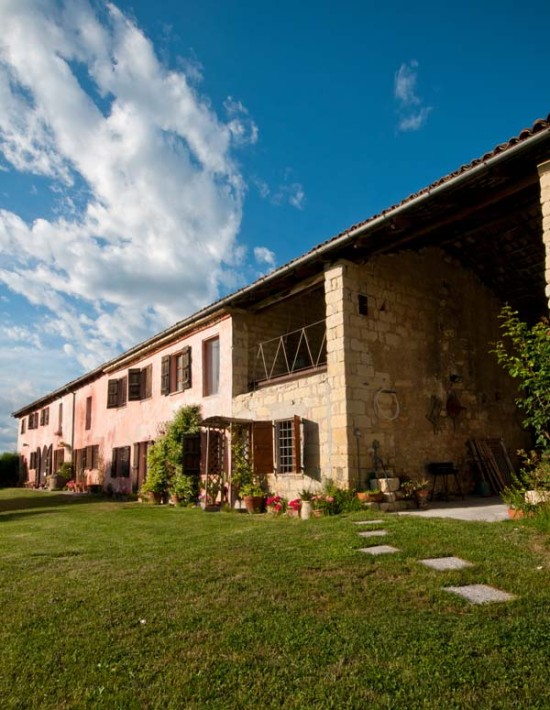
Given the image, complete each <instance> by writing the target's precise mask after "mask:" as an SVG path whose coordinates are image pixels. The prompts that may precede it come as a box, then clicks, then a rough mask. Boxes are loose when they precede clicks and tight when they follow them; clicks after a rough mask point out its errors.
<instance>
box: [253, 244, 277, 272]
mask: <svg viewBox="0 0 550 710" xmlns="http://www.w3.org/2000/svg"><path fill="white" fill-rule="evenodd" d="M254 258H255V259H256V261H257V262H258V264H262V265H264V264H265V265H266V266H268V267H269V268H270V269H274V268H275V253H274V252H272V251H271V249H268V248H267V247H254Z"/></svg>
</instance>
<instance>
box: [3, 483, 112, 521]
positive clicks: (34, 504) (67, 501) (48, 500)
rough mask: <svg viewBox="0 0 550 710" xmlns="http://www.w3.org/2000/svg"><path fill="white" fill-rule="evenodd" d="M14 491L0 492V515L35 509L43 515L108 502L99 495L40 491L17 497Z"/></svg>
mask: <svg viewBox="0 0 550 710" xmlns="http://www.w3.org/2000/svg"><path fill="white" fill-rule="evenodd" d="M16 491H17V489H12V490H11V491H9V493H8V491H5V490H4V491H2V493H4V495H1V496H0V514H2V513H9V512H15V511H31V510H34V511H36V510H37V509H40V511H41V512H44V513H45V512H48V509H49V508H60V507H66V506H69V505H79V504H82V503H88V504H90V503H105V502H107V501H108V500H109V499H108V498H105V497H103V496H101V495H89V494H82V495H79V494H65V493H44V492H42V491H28V492H26V494H24V495H21V494H19V495H18V494H17V492H16ZM5 493H8V495H7V496H5ZM10 494H11V495H10ZM10 517H11V516H10Z"/></svg>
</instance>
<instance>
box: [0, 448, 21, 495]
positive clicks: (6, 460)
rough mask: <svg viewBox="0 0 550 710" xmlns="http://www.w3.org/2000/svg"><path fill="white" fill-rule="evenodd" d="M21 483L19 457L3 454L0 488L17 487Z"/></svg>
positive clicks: (0, 464) (0, 457) (0, 469)
mask: <svg viewBox="0 0 550 710" xmlns="http://www.w3.org/2000/svg"><path fill="white" fill-rule="evenodd" d="M18 483H19V455H18V454H13V453H8V452H6V453H3V454H1V455H0V488H4V487H11V486H17V484H18Z"/></svg>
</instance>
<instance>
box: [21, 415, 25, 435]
mask: <svg viewBox="0 0 550 710" xmlns="http://www.w3.org/2000/svg"><path fill="white" fill-rule="evenodd" d="M21 433H22V434H24V433H25V417H23V419H21Z"/></svg>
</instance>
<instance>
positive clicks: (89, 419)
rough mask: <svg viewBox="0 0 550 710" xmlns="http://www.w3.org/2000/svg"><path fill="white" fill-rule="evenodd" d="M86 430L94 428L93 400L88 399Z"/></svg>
mask: <svg viewBox="0 0 550 710" xmlns="http://www.w3.org/2000/svg"><path fill="white" fill-rule="evenodd" d="M85 428H86V429H91V428H92V398H91V397H86V424H85Z"/></svg>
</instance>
